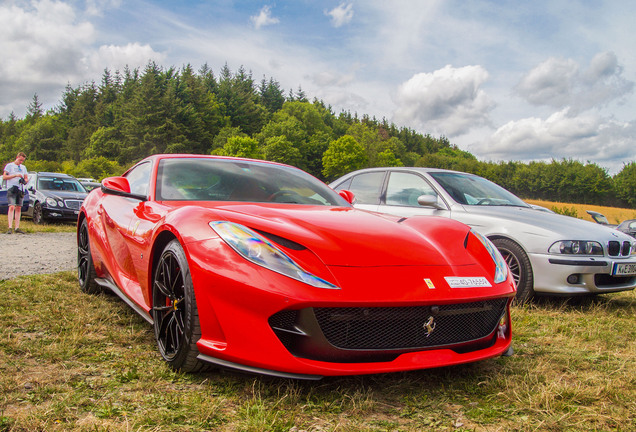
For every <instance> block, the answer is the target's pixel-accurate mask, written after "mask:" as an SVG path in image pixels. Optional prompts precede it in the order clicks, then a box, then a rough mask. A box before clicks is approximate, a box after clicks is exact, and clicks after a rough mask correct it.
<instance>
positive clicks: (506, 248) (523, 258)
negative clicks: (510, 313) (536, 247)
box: [492, 238, 534, 305]
mask: <svg viewBox="0 0 636 432" xmlns="http://www.w3.org/2000/svg"><path fill="white" fill-rule="evenodd" d="M492 243H493V244H494V245H495V246H496V247H497V249H499V252H500V253H501V255H502V256H503V258H504V260H505V261H506V263H507V264H508V267H509V268H510V273H511V274H512V278H513V279H514V281H515V285H516V287H517V295H516V296H515V303H516V304H520V305H521V304H524V303H527V302H528V301H530V300H531V299H532V297H534V275H533V273H532V265H531V264H530V259H529V258H528V255H526V253H525V251H524V250H523V248H522V247H521V246H519V245H518V244H517V243H515V242H514V241H512V240H509V239H503V238H498V239H493V240H492Z"/></svg>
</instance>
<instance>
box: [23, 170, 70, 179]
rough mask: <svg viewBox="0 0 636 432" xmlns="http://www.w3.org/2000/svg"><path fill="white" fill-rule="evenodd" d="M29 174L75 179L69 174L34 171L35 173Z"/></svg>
mask: <svg viewBox="0 0 636 432" xmlns="http://www.w3.org/2000/svg"><path fill="white" fill-rule="evenodd" d="M29 174H37V175H39V176H41V175H44V176H56V177H64V178H75V177H73V176H72V175H70V174H64V173H56V172H48V171H35V172H31V173H29Z"/></svg>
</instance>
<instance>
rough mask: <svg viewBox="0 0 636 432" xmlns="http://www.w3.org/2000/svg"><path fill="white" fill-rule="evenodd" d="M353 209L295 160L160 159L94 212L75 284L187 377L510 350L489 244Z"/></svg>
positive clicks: (394, 366)
mask: <svg viewBox="0 0 636 432" xmlns="http://www.w3.org/2000/svg"><path fill="white" fill-rule="evenodd" d="M352 199H353V195H352V194H351V193H350V192H349V193H348V192H347V191H343V192H341V193H340V194H338V193H336V192H334V191H333V190H332V189H330V188H329V187H328V186H326V185H325V184H324V183H322V182H320V181H319V180H317V179H316V178H314V177H312V176H311V175H309V174H307V173H305V172H304V171H301V170H299V169H297V168H294V167H291V166H287V165H282V164H278V163H272V162H265V161H258V160H247V159H237V158H224V157H215V156H201V155H185V154H184V155H174V154H171V155H154V156H151V157H148V158H146V159H144V160H142V161H141V162H139V163H138V164H137V165H135V166H134V167H133V168H131V169H130V170H128V171H127V172H126V173H125V174H124V175H123V176H121V177H111V178H107V179H105V180H103V182H102V187H101V188H98V189H95V190H94V191H92V192H91V193H90V194H89V196H88V197H87V198H86V200H85V201H84V204H83V205H82V208H81V211H80V215H79V219H78V225H77V232H78V234H77V241H78V273H79V284H80V286H81V288H82V290H84V291H86V292H96V291H99V290H100V289H102V288H107V289H110V290H112V291H114V292H115V293H116V294H118V295H119V296H120V297H121V298H122V299H123V300H124V301H126V303H128V304H129V305H130V306H131V307H132V308H133V309H134V310H135V311H137V312H138V313H139V314H140V315H142V316H143V317H144V318H145V319H146V320H147V321H148V322H149V323H151V324H152V325H153V326H154V331H155V336H156V339H157V344H158V347H159V352H160V353H161V355H162V357H163V358H164V359H165V361H166V362H168V364H169V365H170V366H171V367H173V368H174V369H176V370H181V371H186V372H194V371H200V370H202V369H204V368H206V367H207V366H210V365H211V364H213V365H217V366H221V367H231V368H238V369H241V370H244V371H251V372H258V373H263V374H269V375H276V376H285V377H294V378H306V379H317V378H320V377H321V376H325V375H352V374H368V373H380V372H392V371H404V370H413V369H422V368H430V367H437V366H446V365H453V364H459V363H465V362H472V361H476V360H482V359H486V358H489V357H493V356H498V355H502V354H508V353H510V352H511V349H510V341H511V331H510V311H509V305H510V302H511V301H512V299H513V297H514V295H515V287H514V283H513V282H512V279H511V276H510V275H509V273H508V268H507V267H506V264H505V262H504V261H503V260H502V258H501V256H500V255H499V253H498V252H497V249H496V248H495V247H494V246H493V245H492V244H491V243H490V242H489V241H488V240H487V239H486V238H484V237H483V236H481V235H479V234H477V233H476V232H475V231H472V230H471V229H470V228H469V227H467V226H466V225H464V224H461V223H459V222H456V221H452V220H449V219H446V218H436V217H413V218H401V217H393V216H388V215H381V214H376V213H371V212H366V211H363V210H356V209H354V208H353V207H352V206H351V201H352Z"/></svg>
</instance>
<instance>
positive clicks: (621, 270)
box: [612, 263, 636, 276]
mask: <svg viewBox="0 0 636 432" xmlns="http://www.w3.org/2000/svg"><path fill="white" fill-rule="evenodd" d="M633 275H636V263H614V267H612V276H633Z"/></svg>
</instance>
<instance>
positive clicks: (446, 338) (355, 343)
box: [315, 299, 507, 349]
mask: <svg viewBox="0 0 636 432" xmlns="http://www.w3.org/2000/svg"><path fill="white" fill-rule="evenodd" d="M506 301H507V300H506V299H498V300H496V301H491V302H477V303H465V304H454V305H444V306H439V307H438V308H435V309H433V308H431V307H428V306H416V307H388V308H383V307H380V308H316V309H315V312H316V318H317V319H318V323H319V324H320V328H321V329H322V331H323V333H324V334H325V337H326V338H327V340H328V341H329V343H331V344H332V345H333V346H336V347H338V348H343V349H404V348H425V347H435V346H443V345H451V344H457V343H463V342H468V341H473V340H477V339H481V338H483V337H486V336H488V335H489V334H490V333H492V332H493V331H494V330H495V328H496V326H497V323H498V322H499V319H500V318H501V315H502V313H503V311H504V309H505V306H506ZM430 318H433V320H432V321H431V322H430V323H429V326H428V328H431V327H433V326H434V329H433V330H432V331H430V333H429V330H428V328H427V326H426V324H427V322H428V321H429V320H430Z"/></svg>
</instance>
